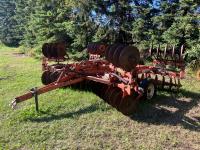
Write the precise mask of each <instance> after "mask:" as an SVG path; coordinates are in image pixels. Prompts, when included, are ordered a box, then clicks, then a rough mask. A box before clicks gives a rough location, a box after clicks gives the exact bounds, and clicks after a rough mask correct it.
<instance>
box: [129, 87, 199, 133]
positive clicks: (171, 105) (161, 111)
mask: <svg viewBox="0 0 200 150" xmlns="http://www.w3.org/2000/svg"><path fill="white" fill-rule="evenodd" d="M180 93H181V97H183V98H176V97H174V96H165V95H159V96H158V98H156V100H154V101H153V102H152V103H153V104H152V103H151V104H150V103H149V102H142V103H141V104H140V106H139V108H140V109H139V111H138V112H137V113H136V114H134V115H133V116H132V117H131V119H133V120H137V121H139V122H147V123H149V124H156V125H161V124H163V125H172V126H176V125H181V126H182V127H184V128H185V129H189V130H193V131H198V132H199V131H200V110H192V109H193V108H194V107H198V104H199V102H200V94H199V93H194V92H189V91H185V90H181V91H180ZM198 109H200V108H198ZM197 111H198V112H197Z"/></svg>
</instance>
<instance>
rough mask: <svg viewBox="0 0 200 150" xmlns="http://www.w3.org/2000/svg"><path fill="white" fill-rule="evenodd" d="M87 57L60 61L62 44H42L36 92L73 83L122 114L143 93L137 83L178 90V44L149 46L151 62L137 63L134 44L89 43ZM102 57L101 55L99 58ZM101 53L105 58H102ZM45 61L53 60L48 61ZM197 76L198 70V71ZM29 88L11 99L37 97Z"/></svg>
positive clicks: (180, 74) (131, 108)
mask: <svg viewBox="0 0 200 150" xmlns="http://www.w3.org/2000/svg"><path fill="white" fill-rule="evenodd" d="M87 49H88V52H89V53H90V59H89V60H84V61H81V62H77V63H66V64H64V63H60V62H61V61H64V60H65V55H67V54H66V51H65V47H64V45H62V43H61V44H59V43H52V44H50V43H46V44H44V45H43V48H42V52H43V54H44V56H45V57H44V58H43V60H42V70H43V74H42V77H41V79H42V83H43V84H44V85H45V86H43V87H41V88H37V89H36V90H35V91H34V93H37V95H40V94H43V93H46V92H49V91H52V90H55V89H57V88H61V87H66V86H71V85H75V86H74V87H75V88H79V89H83V90H89V89H91V91H92V92H94V93H95V94H97V95H98V96H99V97H100V98H102V99H103V100H105V101H106V102H107V103H109V104H110V105H111V106H113V107H114V108H116V109H117V110H119V111H120V112H122V113H123V114H125V115H130V114H132V113H134V111H136V110H137V104H138V102H139V100H140V99H141V98H142V97H143V95H144V94H145V90H144V87H142V86H141V82H143V81H144V80H146V79H151V81H152V83H153V84H155V85H156V87H159V86H160V87H161V88H163V89H164V88H168V89H170V90H172V89H176V90H178V89H179V88H180V87H181V83H180V80H181V79H182V78H184V76H185V64H184V60H183V53H184V51H185V49H184V47H183V46H182V47H181V49H177V48H175V47H174V46H173V47H170V46H168V45H166V47H165V49H164V50H161V48H160V46H158V47H157V48H153V47H151V48H150V49H149V51H148V55H149V56H151V57H153V58H154V59H153V61H152V65H139V60H140V53H139V51H138V49H137V48H136V47H133V46H126V45H122V44H113V45H108V44H103V43H92V44H90V45H88V47H87ZM101 56H103V57H101ZM104 56H105V58H104ZM49 61H55V62H56V63H54V64H51V65H50V64H49ZM167 65H171V66H175V68H178V70H171V69H168V68H167ZM198 76H199V78H200V72H199V74H198ZM34 93H33V91H29V92H27V93H25V94H23V95H21V96H19V97H16V98H15V99H14V101H13V102H12V107H14V106H16V104H17V103H20V102H23V101H26V100H28V99H30V98H32V97H34V96H37V95H35V94H34Z"/></svg>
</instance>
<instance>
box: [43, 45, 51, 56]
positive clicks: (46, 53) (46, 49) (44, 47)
mask: <svg viewBox="0 0 200 150" xmlns="http://www.w3.org/2000/svg"><path fill="white" fill-rule="evenodd" d="M48 49H49V44H48V43H45V44H44V45H43V46H42V54H43V55H44V56H45V57H47V58H48Z"/></svg>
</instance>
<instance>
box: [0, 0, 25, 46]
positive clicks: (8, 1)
mask: <svg viewBox="0 0 200 150" xmlns="http://www.w3.org/2000/svg"><path fill="white" fill-rule="evenodd" d="M15 9H16V7H15V3H14V0H1V1H0V19H1V21H0V40H1V42H2V43H4V44H6V45H18V44H19V41H20V40H21V39H20V32H19V30H18V28H17V26H18V24H17V21H16V18H15Z"/></svg>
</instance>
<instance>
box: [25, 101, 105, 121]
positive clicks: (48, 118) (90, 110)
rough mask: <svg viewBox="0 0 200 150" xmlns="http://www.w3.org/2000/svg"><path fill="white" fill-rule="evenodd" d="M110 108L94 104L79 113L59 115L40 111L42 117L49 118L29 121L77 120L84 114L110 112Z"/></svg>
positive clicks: (30, 119)
mask: <svg viewBox="0 0 200 150" xmlns="http://www.w3.org/2000/svg"><path fill="white" fill-rule="evenodd" d="M108 109H109V108H100V106H99V105H98V104H93V105H90V106H88V107H85V108H82V109H80V110H78V111H74V112H66V113H62V114H58V115H54V114H53V113H49V112H46V111H40V114H41V115H48V116H44V117H43V116H42V117H38V118H27V120H29V121H32V122H51V121H55V120H61V119H65V118H76V117H78V116H81V115H83V114H88V113H93V112H95V111H97V110H102V111H103V110H108Z"/></svg>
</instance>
